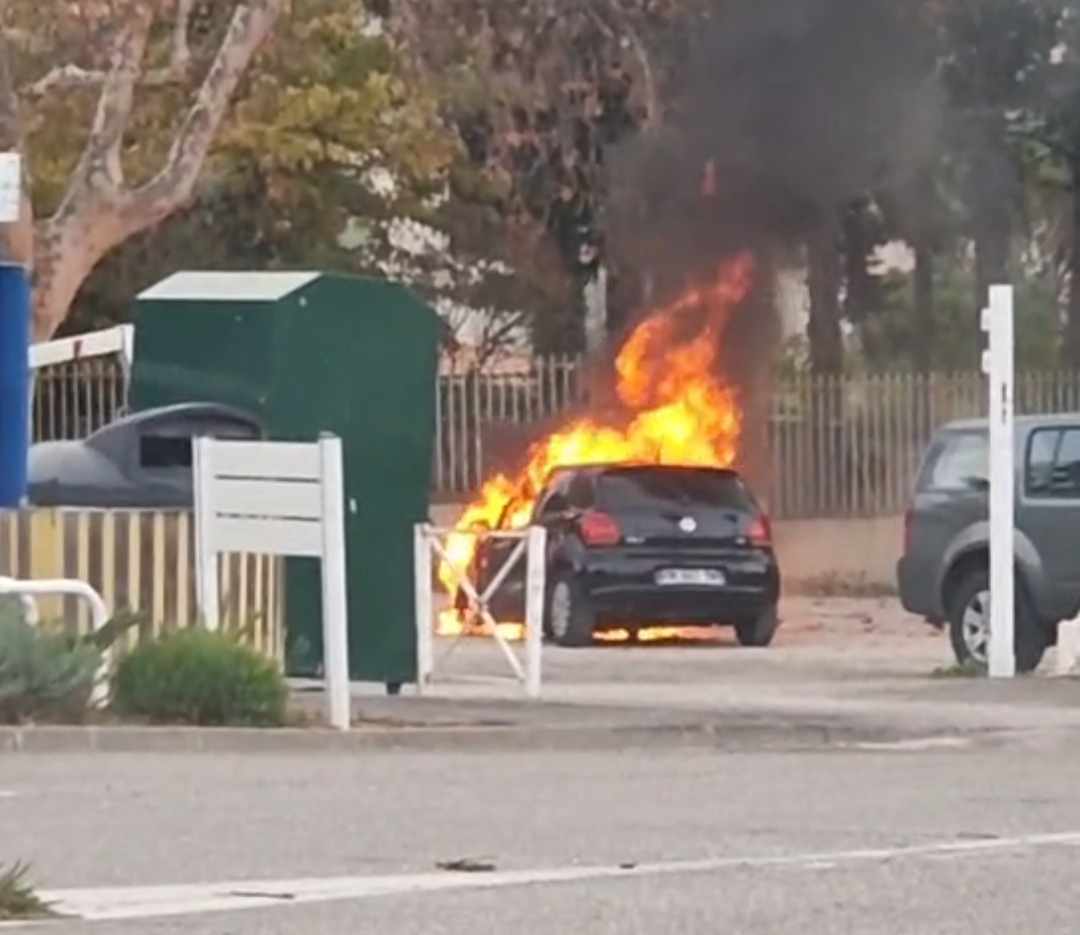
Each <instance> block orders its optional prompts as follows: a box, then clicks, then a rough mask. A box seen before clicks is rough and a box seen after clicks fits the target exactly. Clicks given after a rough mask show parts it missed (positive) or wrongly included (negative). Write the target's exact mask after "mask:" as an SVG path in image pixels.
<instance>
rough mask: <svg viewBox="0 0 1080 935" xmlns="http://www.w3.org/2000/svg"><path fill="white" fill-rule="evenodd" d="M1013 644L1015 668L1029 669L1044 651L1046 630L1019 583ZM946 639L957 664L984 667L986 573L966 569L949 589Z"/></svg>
mask: <svg viewBox="0 0 1080 935" xmlns="http://www.w3.org/2000/svg"><path fill="white" fill-rule="evenodd" d="M1014 626H1015V634H1014V636H1013V647H1014V651H1015V653H1016V669H1017V671H1018V672H1033V671H1034V670H1035V669H1037V668H1038V666H1039V663H1040V662H1041V661H1042V657H1043V653H1044V652H1046V646H1047V639H1046V633H1045V631H1044V630H1043V628H1042V626H1041V625H1040V623H1039V620H1038V618H1037V617H1036V615H1035V614H1034V612H1033V611H1032V610H1031V607H1030V605H1029V603H1028V600H1027V597H1026V596H1025V595H1024V593H1023V591H1022V589H1021V588H1020V587H1019V583H1018V586H1017V589H1016V612H1015V624H1014ZM949 639H950V641H951V642H952V648H953V654H954V655H955V656H956V661H957V663H959V664H960V665H962V666H963V665H975V666H977V667H978V668H980V669H984V670H985V669H986V668H987V667H988V665H989V662H990V576H989V574H988V573H987V572H986V571H985V570H977V571H972V572H969V573H968V574H967V575H965V576H964V578H963V579H962V580H961V581H960V583H959V584H958V585H957V586H956V587H955V588H954V589H953V592H952V595H951V600H950V602H949Z"/></svg>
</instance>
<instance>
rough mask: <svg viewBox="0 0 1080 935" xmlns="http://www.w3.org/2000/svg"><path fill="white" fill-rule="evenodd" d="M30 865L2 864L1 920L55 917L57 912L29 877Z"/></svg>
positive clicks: (0, 879)
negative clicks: (39, 893) (35, 887)
mask: <svg viewBox="0 0 1080 935" xmlns="http://www.w3.org/2000/svg"><path fill="white" fill-rule="evenodd" d="M29 874H30V867H29V865H27V864H22V863H18V862H16V863H14V864H12V865H11V866H10V867H4V866H3V865H2V864H0V922H14V921H16V920H20V921H22V920H26V919H53V918H56V913H55V912H53V911H52V909H51V908H50V907H49V904H48V903H46V902H45V901H43V900H42V899H41V898H40V897H39V896H38V895H37V893H36V892H34V887H33V885H32V884H31V883H30V882H29V880H28V879H27V877H28V876H29Z"/></svg>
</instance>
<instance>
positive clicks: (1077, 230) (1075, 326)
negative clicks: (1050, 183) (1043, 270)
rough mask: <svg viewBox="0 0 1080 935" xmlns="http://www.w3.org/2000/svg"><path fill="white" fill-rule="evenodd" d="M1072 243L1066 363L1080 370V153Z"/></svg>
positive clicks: (1074, 183)
mask: <svg viewBox="0 0 1080 935" xmlns="http://www.w3.org/2000/svg"><path fill="white" fill-rule="evenodd" d="M1071 168H1072V243H1071V244H1070V245H1069V317H1068V319H1067V321H1066V324H1065V348H1064V350H1065V365H1066V366H1067V367H1070V368H1072V369H1076V370H1080V153H1077V155H1076V156H1074V158H1073V161H1072V167H1071Z"/></svg>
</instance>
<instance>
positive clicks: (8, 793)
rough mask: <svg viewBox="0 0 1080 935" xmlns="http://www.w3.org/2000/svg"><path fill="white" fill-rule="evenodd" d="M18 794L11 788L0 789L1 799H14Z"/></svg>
mask: <svg viewBox="0 0 1080 935" xmlns="http://www.w3.org/2000/svg"><path fill="white" fill-rule="evenodd" d="M18 794H19V793H18V792H13V791H12V790H11V789H0V799H13V798H15V796H17V795H18Z"/></svg>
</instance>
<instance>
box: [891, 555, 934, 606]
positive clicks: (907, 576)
mask: <svg viewBox="0 0 1080 935" xmlns="http://www.w3.org/2000/svg"><path fill="white" fill-rule="evenodd" d="M896 584H897V589H898V590H899V592H900V604H901V605H902V606H903V608H904V610H906V611H907V612H908V613H909V614H915V615H917V616H919V617H925V618H926V619H928V620H940V619H941V618H942V617H943V616H944V610H943V609H942V607H941V606H940V604H941V602H940V600H938V599H937V597H936V589H935V587H934V583H933V581H932V580H931V575H930V573H929V572H928V571H927V569H926V568H925V567H920V566H919V565H918V564H917V563H915V562H914V561H912V559H911V558H910V557H909V556H906V555H905V556H904V557H903V558H901V559H900V561H898V562H897V563H896Z"/></svg>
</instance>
